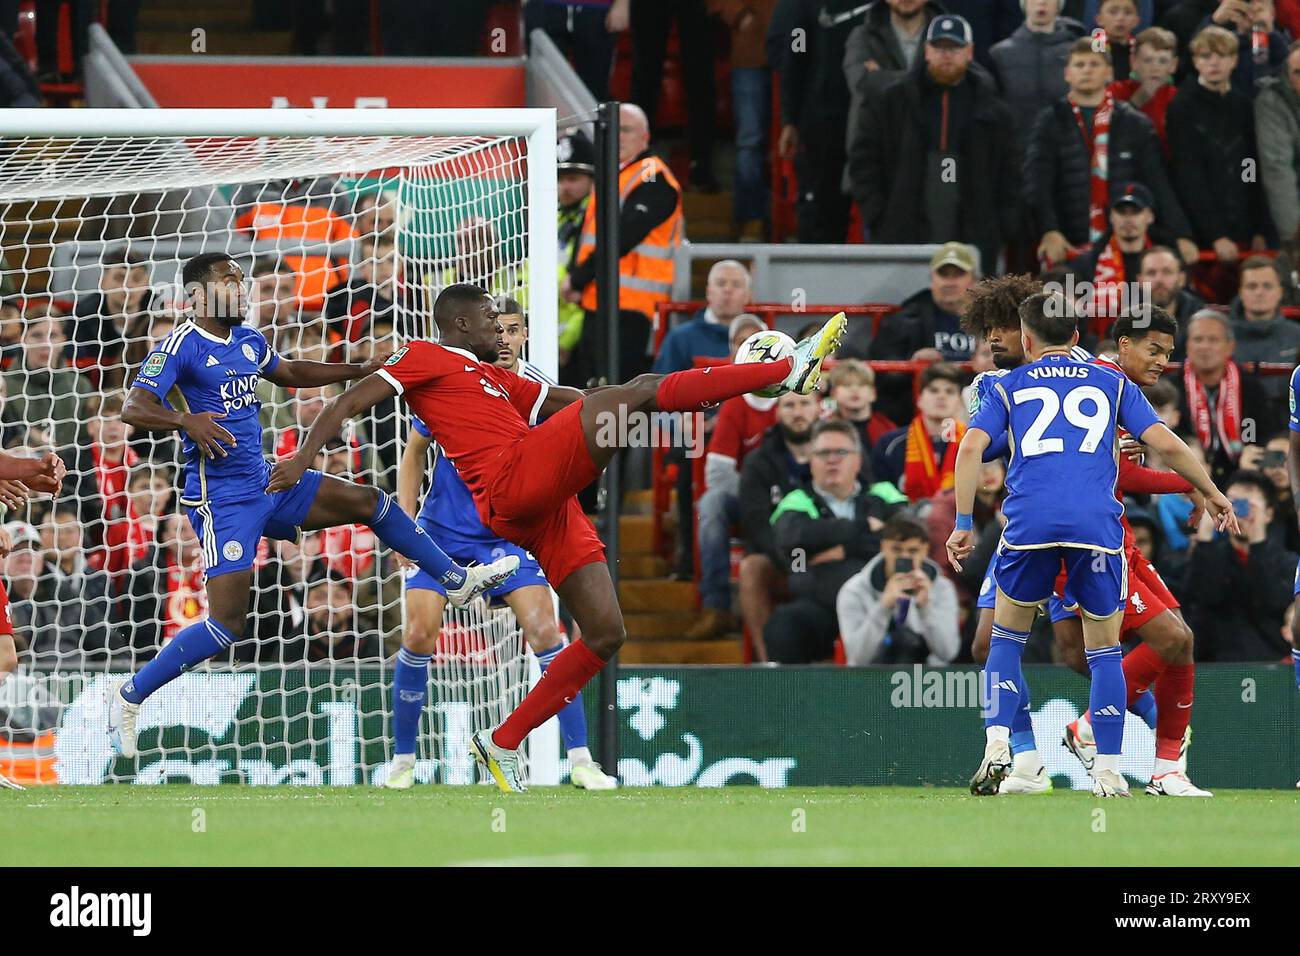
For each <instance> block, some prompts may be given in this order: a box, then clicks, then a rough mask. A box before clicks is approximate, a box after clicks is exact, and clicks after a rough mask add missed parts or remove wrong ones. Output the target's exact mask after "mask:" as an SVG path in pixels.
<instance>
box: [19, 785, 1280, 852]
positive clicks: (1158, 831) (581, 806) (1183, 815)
mask: <svg viewBox="0 0 1300 956" xmlns="http://www.w3.org/2000/svg"><path fill="white" fill-rule="evenodd" d="M1298 808H1300V794H1297V793H1294V792H1289V791H1267V790H1253V791H1244V790H1238V791H1231V792H1228V791H1225V792H1222V793H1219V794H1217V795H1216V796H1215V797H1214V798H1213V799H1208V800H1194V799H1170V798H1154V797H1146V796H1143V795H1141V793H1140V791H1136V790H1135V793H1134V797H1133V798H1132V799H1129V800H1096V799H1094V798H1093V797H1092V796H1091V795H1089V794H1086V793H1081V792H1068V791H1057V792H1055V793H1052V794H1047V795H1044V796H1034V797H984V798H975V797H971V796H969V795H968V794H966V793H965V792H962V791H957V790H933V789H923V788H908V789H903V788H889V789H886V788H864V789H848V788H833V787H825V788H807V789H804V788H791V789H788V790H760V789H757V788H727V789H722V790H702V789H644V790H632V789H629V790H622V791H618V792H613V793H595V794H589V793H582V792H579V791H576V790H572V789H567V788H565V789H560V788H539V789H535V790H533V791H531V792H529V793H527V794H522V795H504V794H499V793H497V792H496V791H495V790H491V789H488V788H486V787H474V788H463V787H431V786H417V787H416V788H415V789H413V790H410V791H407V792H404V793H392V792H388V791H384V790H377V789H373V788H362V787H347V788H339V789H331V788H300V787H275V788H260V787H259V788H252V787H194V786H180V785H162V786H157V787H140V786H115V787H110V786H105V787H64V788H59V789H49V790H29V791H27V792H24V793H19V792H14V791H8V790H0V866H41V865H64V866H96V865H100V866H117V865H121V864H123V863H124V862H129V863H130V864H132V865H144V866H149V865H170V866H188V865H217V866H221V865H245V866H257V865H263V864H279V865H290V866H294V865H304V866H329V865H362V866H364V865H380V866H385V865H388V866H392V865H408V866H409V865H417V866H422V865H457V864H461V865H465V864H470V865H473V864H504V865H529V864H537V865H575V866H583V865H589V864H590V865H614V866H618V865H629V866H654V865H664V866H690V865H696V864H708V865H728V864H737V865H759V866H767V865H771V866H780V865H804V866H809V865H811V866H817V865H871V864H895V865H912V864H917V865H926V864H937V865H978V866H989V865H999V864H1018V865H1047V866H1051V865H1055V864H1074V865H1109V866H1152V865H1157V866H1160V865H1164V866H1187V865H1226V866H1240V865H1265V864H1271V865H1294V863H1295V861H1296V860H1297V859H1300V828H1298V827H1296V826H1295V819H1296V811H1297V809H1298ZM197 811H202V813H199V812H197ZM196 831H201V832H196Z"/></svg>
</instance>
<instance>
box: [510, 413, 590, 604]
mask: <svg viewBox="0 0 1300 956" xmlns="http://www.w3.org/2000/svg"><path fill="white" fill-rule="evenodd" d="M581 413H582V403H581V402H574V403H573V404H572V405H568V406H565V407H564V408H562V409H561V410H560V411H558V412H556V413H555V414H554V415H552V416H551V417H550V418H548V419H547V420H546V421H544V422H542V424H540V425H538V426H537V427H536V428H534V429H532V430H531V431H530V432H529V433H528V434H527V435H525V436H524V437H523V438H521V439H519V441H517V442H515V443H514V444H513V445H510V446H509V447H508V448H506V449H505V450H504V451H502V453H501V456H500V457H499V458H498V459H497V461H496V464H497V473H496V476H495V477H494V478H493V479H492V483H491V485H489V487H488V489H487V492H488V494H487V510H488V514H487V515H485V516H484V523H485V524H486V525H487V526H488V527H489V528H491V529H492V531H493V532H495V533H496V534H499V535H500V536H501V537H503V538H505V539H506V540H507V541H513V542H514V543H515V544H517V545H519V546H520V547H522V548H526V549H527V550H529V551H531V552H532V553H533V554H534V556H536V558H537V563H538V564H540V565H541V566H542V571H543V572H544V573H545V574H546V579H547V580H548V581H550V582H551V584H552V585H553V586H557V587H558V586H559V585H560V584H563V583H564V579H565V578H567V577H568V576H569V575H570V574H572V573H573V572H574V571H576V570H578V568H580V567H582V566H584V565H587V564H592V563H593V562H597V561H599V562H603V561H604V560H605V545H604V544H603V543H602V542H601V540H600V537H599V536H598V535H597V534H596V529H595V528H594V527H592V524H591V522H590V521H588V520H587V516H586V515H585V514H583V513H582V506H581V505H579V504H578V500H577V499H576V498H575V497H574V495H576V494H577V493H578V492H579V491H581V490H582V489H583V488H585V487H587V485H589V484H591V483H592V482H593V481H595V480H596V479H597V478H599V477H600V469H599V468H597V467H596V463H595V462H594V461H592V460H591V453H590V452H589V451H587V440H586V437H585V436H584V435H583V431H582V421H581V419H580V417H579V416H580V415H581Z"/></svg>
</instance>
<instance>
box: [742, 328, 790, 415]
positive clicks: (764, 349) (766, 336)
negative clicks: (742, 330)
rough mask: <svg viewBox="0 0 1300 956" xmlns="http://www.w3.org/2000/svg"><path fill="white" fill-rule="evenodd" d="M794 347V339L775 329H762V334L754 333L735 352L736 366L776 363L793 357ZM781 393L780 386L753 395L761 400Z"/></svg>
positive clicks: (773, 386) (763, 389) (758, 391)
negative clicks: (744, 363)
mask: <svg viewBox="0 0 1300 956" xmlns="http://www.w3.org/2000/svg"><path fill="white" fill-rule="evenodd" d="M794 347H795V343H794V339H792V338H790V336H788V335H786V334H785V333H784V332H778V331H777V330H776V329H764V330H763V331H762V332H755V333H754V334H753V335H751V336H750V337H749V338H747V339H745V341H743V342H741V343H740V348H739V349H738V350H737V351H736V364H737V365H739V364H740V363H742V362H776V361H779V360H780V359H783V358H788V357H789V356H791V355H793V354H794ZM781 392H782V388H781V386H780V385H772V386H769V387H768V388H760V389H758V390H757V391H755V392H754V393H753V394H755V395H758V396H760V397H761V398H775V397H776V396H778V395H780V394H781Z"/></svg>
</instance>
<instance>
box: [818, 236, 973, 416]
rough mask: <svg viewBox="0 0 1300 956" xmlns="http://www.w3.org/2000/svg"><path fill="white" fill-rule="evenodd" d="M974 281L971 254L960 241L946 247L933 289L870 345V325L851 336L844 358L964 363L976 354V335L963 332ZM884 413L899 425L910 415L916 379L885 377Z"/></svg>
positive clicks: (888, 321)
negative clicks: (969, 294) (913, 381)
mask: <svg viewBox="0 0 1300 956" xmlns="http://www.w3.org/2000/svg"><path fill="white" fill-rule="evenodd" d="M974 283H975V256H974V253H973V250H972V249H971V248H970V247H969V246H966V245H963V244H962V243H960V242H948V243H945V244H944V245H942V246H941V247H940V248H939V250H938V251H937V252H935V254H934V255H933V256H932V257H931V258H930V286H929V288H927V289H922V290H921V291H919V292H917V293H915V294H914V295H912V296H909V297H908V298H907V299H906V300H904V302H903V305H902V307H901V308H900V309H899V311H898V312H896V313H894V314H893V315H890V316H887V317H886V318H885V319H884V321H883V322H881V323H880V329H879V331H878V332H877V333H876V336H875V338H874V339H872V340H871V342H870V344H867V342H866V341H865V340H866V334H867V331H868V329H869V323H866V322H864V323H861V324H859V325H858V326H856V327H855V328H854V329H853V331H852V332H851V333H850V336H849V338H848V340H847V341H846V343H845V345H844V346H843V347H842V348H841V349H840V355H841V356H842V357H846V358H865V359H886V360H887V359H892V360H895V361H909V360H917V361H920V360H929V361H939V360H943V361H947V362H965V361H968V360H969V359H970V357H971V356H972V355H973V354H974V353H975V347H976V345H977V344H978V343H977V341H976V338H975V336H973V335H968V334H967V333H965V332H963V331H962V329H961V314H962V312H963V311H965V309H966V296H967V293H969V292H970V288H971V286H972V285H973V284H974ZM879 388H880V399H879V401H878V402H877V406H878V407H879V409H880V411H881V412H883V413H884V414H885V415H886V416H888V417H889V418H891V419H893V420H894V421H896V422H905V421H908V420H910V419H911V417H912V376H911V375H909V374H901V375H900V374H882V375H881V376H880V382H879Z"/></svg>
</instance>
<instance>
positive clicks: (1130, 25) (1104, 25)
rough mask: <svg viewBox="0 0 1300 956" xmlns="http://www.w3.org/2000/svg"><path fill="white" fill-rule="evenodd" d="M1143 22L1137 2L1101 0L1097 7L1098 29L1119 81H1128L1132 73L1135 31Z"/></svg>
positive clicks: (1129, 0) (1130, 0)
mask: <svg viewBox="0 0 1300 956" xmlns="http://www.w3.org/2000/svg"><path fill="white" fill-rule="evenodd" d="M1141 21H1142V17H1141V15H1140V14H1139V12H1138V5H1137V0H1101V3H1100V4H1098V6H1097V29H1098V30H1100V31H1101V33H1102V36H1104V37H1105V40H1106V48H1107V49H1108V50H1110V62H1111V66H1112V67H1114V69H1115V78H1116V79H1117V80H1126V79H1128V75H1129V73H1130V72H1132V65H1133V58H1134V54H1135V52H1136V46H1137V45H1136V41H1135V39H1134V36H1133V31H1134V30H1136V29H1137V25H1138V24H1139V23H1140V22H1141ZM1095 35H1096V34H1094V36H1095Z"/></svg>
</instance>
